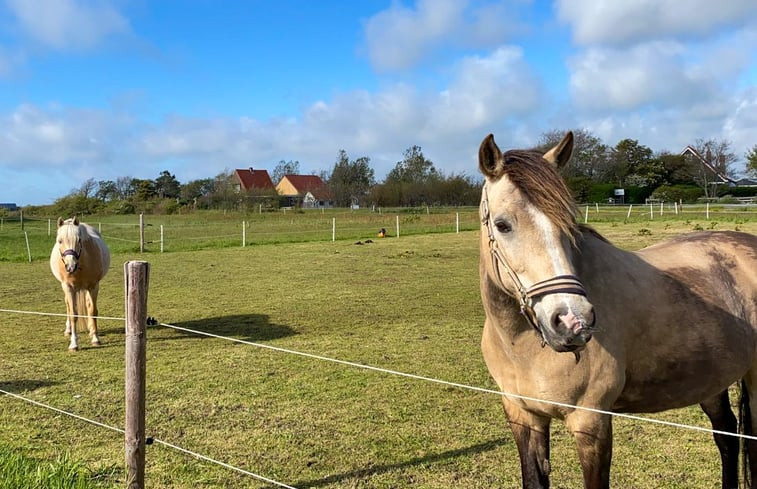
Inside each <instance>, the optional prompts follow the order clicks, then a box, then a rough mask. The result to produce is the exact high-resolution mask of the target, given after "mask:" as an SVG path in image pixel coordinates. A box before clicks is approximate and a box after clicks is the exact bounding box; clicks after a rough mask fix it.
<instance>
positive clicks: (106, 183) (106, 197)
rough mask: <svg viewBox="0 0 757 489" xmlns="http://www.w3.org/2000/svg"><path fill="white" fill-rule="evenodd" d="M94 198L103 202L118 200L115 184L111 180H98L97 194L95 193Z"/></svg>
mask: <svg viewBox="0 0 757 489" xmlns="http://www.w3.org/2000/svg"><path fill="white" fill-rule="evenodd" d="M95 197H97V198H98V199H100V200H102V201H103V202H110V201H112V200H116V199H118V188H117V187H116V182H114V181H113V180H100V181H99V182H97V192H95Z"/></svg>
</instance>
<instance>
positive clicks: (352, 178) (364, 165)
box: [325, 149, 375, 207]
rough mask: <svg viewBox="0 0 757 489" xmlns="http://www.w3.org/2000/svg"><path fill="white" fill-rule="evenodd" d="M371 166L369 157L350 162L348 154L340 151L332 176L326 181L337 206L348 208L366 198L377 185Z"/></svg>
mask: <svg viewBox="0 0 757 489" xmlns="http://www.w3.org/2000/svg"><path fill="white" fill-rule="evenodd" d="M370 164H371V159H370V158H369V157H367V156H362V157H360V158H358V159H356V160H353V161H350V159H349V157H348V156H347V152H346V151H345V150H343V149H340V150H339V152H338V153H337V159H336V162H335V163H334V168H333V169H332V170H331V175H329V176H328V178H326V179H325V181H326V182H327V184H328V186H329V190H330V191H331V193H332V195H333V196H334V201H335V203H336V205H337V206H341V207H347V206H349V205H352V204H353V203H355V202H357V203H360V202H361V200H362V199H364V198H365V196H366V195H367V193H368V191H369V190H370V188H371V186H373V184H374V183H375V179H374V172H373V168H371V166H370Z"/></svg>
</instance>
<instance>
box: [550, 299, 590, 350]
mask: <svg viewBox="0 0 757 489" xmlns="http://www.w3.org/2000/svg"><path fill="white" fill-rule="evenodd" d="M566 303H567V304H566V305H562V306H560V307H555V308H552V309H551V313H550V314H548V315H547V317H544V315H542V314H539V313H538V312H537V317H539V326H540V328H539V329H540V331H541V333H542V337H543V338H544V342H545V343H547V344H548V345H549V346H550V347H551V348H552V349H553V350H555V351H557V352H576V351H581V350H583V349H584V348H585V347H586V344H587V343H588V342H589V341H591V338H592V335H593V332H594V325H595V323H596V316H595V314H594V307H593V306H592V305H591V303H590V302H589V301H587V300H586V298H585V297H580V296H579V297H575V298H573V300H569V301H566ZM538 309H542V308H539V307H538V306H537V311H538ZM539 312H543V311H539ZM542 318H543V319H546V321H544V320H542Z"/></svg>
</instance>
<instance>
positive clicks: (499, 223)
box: [494, 219, 513, 234]
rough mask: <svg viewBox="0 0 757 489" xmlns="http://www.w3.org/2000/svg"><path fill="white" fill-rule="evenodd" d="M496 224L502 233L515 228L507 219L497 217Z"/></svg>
mask: <svg viewBox="0 0 757 489" xmlns="http://www.w3.org/2000/svg"><path fill="white" fill-rule="evenodd" d="M494 226H495V227H496V228H497V231H499V232H500V233H503V234H504V233H509V232H510V231H512V230H513V227H512V226H510V223H509V222H507V221H505V220H504V219H497V220H496V221H495V222H494Z"/></svg>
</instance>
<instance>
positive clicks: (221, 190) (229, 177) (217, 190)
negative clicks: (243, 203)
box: [208, 169, 240, 209]
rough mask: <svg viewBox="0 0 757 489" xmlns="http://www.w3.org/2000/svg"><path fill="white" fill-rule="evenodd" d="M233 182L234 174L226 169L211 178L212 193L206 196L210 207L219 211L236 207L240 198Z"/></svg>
mask: <svg viewBox="0 0 757 489" xmlns="http://www.w3.org/2000/svg"><path fill="white" fill-rule="evenodd" d="M233 182H234V174H233V172H232V171H231V170H228V169H227V170H225V171H223V172H221V173H219V174H218V175H216V176H215V178H213V193H212V194H211V195H209V196H208V200H209V202H210V204H211V206H213V207H218V208H220V209H233V208H234V207H236V206H237V204H238V203H239V199H240V197H239V194H238V193H237V192H236V190H235V188H234V183H233Z"/></svg>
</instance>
